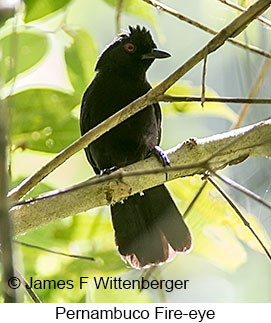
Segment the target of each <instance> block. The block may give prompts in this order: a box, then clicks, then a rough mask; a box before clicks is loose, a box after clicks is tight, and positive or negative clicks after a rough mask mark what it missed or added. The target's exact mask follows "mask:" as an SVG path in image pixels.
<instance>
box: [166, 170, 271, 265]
mask: <svg viewBox="0 0 271 323" xmlns="http://www.w3.org/2000/svg"><path fill="white" fill-rule="evenodd" d="M201 184H202V180H201V179H200V177H199V176H194V177H193V178H184V179H180V180H177V181H174V182H171V183H170V184H169V187H170V188H171V189H172V191H173V192H174V193H175V196H177V197H178V199H180V200H179V201H181V202H180V206H181V209H182V212H184V210H185V209H186V208H187V207H188V204H189V203H190V202H191V200H192V199H193V197H194V196H195V194H196V192H197V191H198V189H199V187H200V186H201ZM244 214H246V212H245V211H244ZM246 216H247V217H248V218H249V220H250V222H251V223H252V224H253V226H254V227H255V229H256V230H257V233H258V234H259V235H260V236H261V238H262V239H263V241H265V242H266V245H270V241H269V240H268V237H267V234H266V233H265V231H264V229H263V228H262V227H261V225H260V223H259V222H258V221H257V219H256V218H255V217H253V216H252V215H249V214H246ZM186 222H187V224H188V226H189V228H190V230H191V232H192V236H193V250H192V252H195V253H196V254H198V255H200V256H203V257H205V258H207V259H209V260H210V261H211V262H212V263H213V264H215V265H216V266H218V267H220V268H221V269H224V270H227V271H234V270H235V269H237V268H238V267H239V266H241V265H242V264H244V263H245V262H246V259H247V254H246V251H245V249H244V247H243V245H242V243H241V242H240V240H242V241H243V242H245V243H246V244H247V245H248V246H250V247H251V248H253V249H255V250H257V251H259V252H262V253H263V250H262V248H261V247H260V246H259V243H258V241H256V239H255V237H254V236H253V235H252V234H251V233H250V231H249V230H248V228H247V227H245V225H244V224H243V222H242V221H241V220H240V218H239V216H238V215H237V214H236V213H235V211H234V210H233V209H232V208H231V206H230V205H229V204H228V203H227V202H226V201H225V200H224V199H223V198H222V197H221V195H220V194H219V192H217V191H216V190H215V189H214V188H213V186H212V185H211V184H207V186H206V187H205V188H204V190H203V192H202V193H201V195H200V197H199V198H198V200H197V201H196V203H195V204H194V206H193V207H192V209H191V211H190V212H189V214H188V216H187V219H186Z"/></svg>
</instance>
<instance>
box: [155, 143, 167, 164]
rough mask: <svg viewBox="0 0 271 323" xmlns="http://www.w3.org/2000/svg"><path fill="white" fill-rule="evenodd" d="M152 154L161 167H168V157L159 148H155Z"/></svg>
mask: <svg viewBox="0 0 271 323" xmlns="http://www.w3.org/2000/svg"><path fill="white" fill-rule="evenodd" d="M152 152H153V154H154V156H156V157H157V158H158V160H159V161H160V162H161V163H162V165H163V167H166V166H170V160H169V157H168V155H167V154H166V153H165V152H164V150H163V149H162V148H161V147H159V146H155V147H154V150H153V151H152Z"/></svg>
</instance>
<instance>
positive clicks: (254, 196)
mask: <svg viewBox="0 0 271 323" xmlns="http://www.w3.org/2000/svg"><path fill="white" fill-rule="evenodd" d="M212 175H213V176H216V177H217V178H218V179H220V180H221V181H222V182H224V183H225V184H227V185H229V186H231V187H233V188H235V189H237V190H238V191H240V192H242V193H244V194H246V195H247V196H249V197H251V198H252V199H254V200H255V201H257V202H259V203H261V204H262V205H264V206H266V207H267V208H268V209H271V204H270V203H268V202H266V201H265V200H263V199H262V198H261V197H260V196H259V195H257V194H255V193H253V192H251V191H250V190H249V189H247V188H246V187H244V186H242V185H240V184H238V183H236V182H235V181H233V180H232V179H230V178H228V177H226V176H221V175H218V174H217V173H215V172H212Z"/></svg>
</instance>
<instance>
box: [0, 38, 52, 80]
mask: <svg viewBox="0 0 271 323" xmlns="http://www.w3.org/2000/svg"><path fill="white" fill-rule="evenodd" d="M0 49H1V51H2V53H1V55H2V58H1V60H0V71H1V78H2V80H3V81H4V82H5V83H6V82H8V81H10V80H11V78H12V77H13V76H15V75H12V66H13V65H14V72H15V73H16V75H19V74H20V73H23V72H25V71H26V70H27V69H29V68H31V67H33V66H34V65H35V64H37V63H38V62H39V61H40V60H41V59H42V58H43V57H44V55H45V54H46V53H47V50H48V40H47V37H46V36H45V35H43V34H39V33H30V32H21V33H18V34H10V35H8V36H6V37H4V38H2V39H0Z"/></svg>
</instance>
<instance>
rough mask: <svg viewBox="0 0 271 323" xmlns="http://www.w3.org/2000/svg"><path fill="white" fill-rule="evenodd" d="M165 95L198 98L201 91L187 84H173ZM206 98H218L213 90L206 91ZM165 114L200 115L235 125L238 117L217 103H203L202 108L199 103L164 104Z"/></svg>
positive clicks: (226, 107)
mask: <svg viewBox="0 0 271 323" xmlns="http://www.w3.org/2000/svg"><path fill="white" fill-rule="evenodd" d="M166 94H169V95H173V96H195V95H197V96H200V94H201V89H199V88H196V87H193V86H191V85H190V84H188V83H185V82H184V83H178V84H174V85H173V86H172V87H171V88H170V89H169V90H168V91H167V92H166ZM206 97H219V96H218V95H217V94H216V93H215V92H214V91H213V90H211V89H207V90H206ZM164 111H165V113H166V112H175V111H178V112H182V113H188V114H196V115H198V114H200V115H203V116H206V115H209V116H210V115H211V116H217V117H221V118H224V119H227V120H229V121H230V122H232V123H235V122H236V121H237V119H238V115H237V114H236V113H235V112H234V111H233V110H232V109H231V108H230V107H229V106H228V105H226V104H225V103H219V102H205V103H204V108H202V107H201V103H200V102H171V103H166V109H165V110H164Z"/></svg>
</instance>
